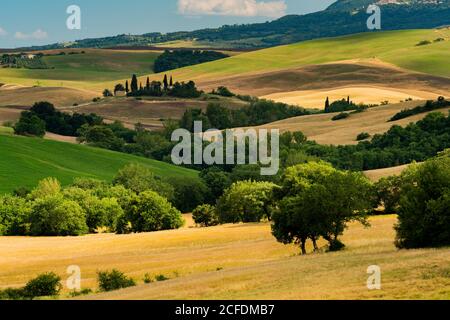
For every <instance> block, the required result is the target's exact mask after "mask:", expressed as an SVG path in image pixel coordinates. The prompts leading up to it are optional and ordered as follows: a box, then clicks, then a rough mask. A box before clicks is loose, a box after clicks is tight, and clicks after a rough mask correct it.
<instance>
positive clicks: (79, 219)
mask: <svg viewBox="0 0 450 320" xmlns="http://www.w3.org/2000/svg"><path fill="white" fill-rule="evenodd" d="M30 232H31V234H32V235H33V236H79V235H82V234H86V233H87V232H88V227H87V225H86V215H85V212H84V211H83V209H82V208H81V207H80V206H79V205H78V203H76V202H75V201H71V200H65V199H64V198H63V196H62V195H60V194H58V195H55V196H47V197H45V198H41V199H37V200H35V201H34V203H33V205H32V208H31V213H30Z"/></svg>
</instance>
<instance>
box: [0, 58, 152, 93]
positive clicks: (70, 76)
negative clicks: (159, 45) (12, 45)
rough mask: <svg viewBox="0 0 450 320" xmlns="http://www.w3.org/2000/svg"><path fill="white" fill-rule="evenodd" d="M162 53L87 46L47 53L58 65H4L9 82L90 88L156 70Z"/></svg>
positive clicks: (1, 74)
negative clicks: (77, 50)
mask: <svg viewBox="0 0 450 320" xmlns="http://www.w3.org/2000/svg"><path fill="white" fill-rule="evenodd" d="M159 54H160V53H159V52H151V51H115V50H99V49H87V50H86V53H85V54H74V55H69V54H66V55H63V56H59V55H58V56H46V57H44V58H43V59H44V60H45V62H46V63H47V64H48V65H49V66H51V67H54V69H44V70H30V69H0V78H1V79H2V82H5V83H16V84H22V85H36V84H39V85H43V86H69V87H70V86H73V87H76V88H83V89H88V88H89V83H93V82H99V81H111V80H114V79H121V78H125V77H131V74H133V73H136V74H137V75H144V74H149V73H152V69H153V63H154V61H155V60H156V58H157V57H158V55H159Z"/></svg>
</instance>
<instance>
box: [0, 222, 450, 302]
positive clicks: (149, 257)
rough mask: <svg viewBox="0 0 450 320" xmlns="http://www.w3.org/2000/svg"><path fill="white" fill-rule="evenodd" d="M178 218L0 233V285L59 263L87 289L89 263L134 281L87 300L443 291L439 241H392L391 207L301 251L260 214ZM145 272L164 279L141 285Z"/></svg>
mask: <svg viewBox="0 0 450 320" xmlns="http://www.w3.org/2000/svg"><path fill="white" fill-rule="evenodd" d="M186 219H187V220H188V224H187V225H186V227H185V228H182V229H179V230H173V231H162V232H155V233H146V234H139V235H123V236H117V235H112V234H99V235H89V236H85V237H77V238H72V237H68V238H26V237H2V238H0V249H1V250H2V252H3V253H4V254H3V255H2V256H1V257H0V268H1V269H2V274H1V276H0V286H1V287H5V286H20V285H23V284H24V283H25V282H26V281H27V280H28V279H30V278H32V277H34V276H35V275H36V274H38V273H41V272H45V271H54V272H56V273H57V274H59V275H60V276H62V278H63V279H67V277H68V275H67V274H66V269H67V267H68V266H70V265H78V266H80V268H81V272H82V287H83V288H91V289H93V290H94V291H95V290H96V289H97V284H96V272H97V271H99V270H108V269H109V270H111V269H112V268H117V269H119V270H121V271H123V272H125V273H126V274H127V275H128V276H131V277H133V278H134V279H135V280H136V281H137V282H138V286H137V287H133V288H129V289H125V290H120V291H114V292H110V293H104V294H98V295H91V296H86V298H88V299H449V298H450V277H449V271H450V270H449V263H450V255H449V254H448V248H443V249H423V250H409V251H399V250H397V249H396V248H395V247H394V244H393V241H394V237H395V232H394V229H393V225H394V224H395V223H396V217H395V216H379V217H373V218H371V219H370V222H371V224H372V227H371V228H368V229H367V228H364V227H362V226H361V225H358V224H352V225H351V226H350V228H349V230H348V231H347V232H346V234H345V236H344V237H343V241H344V242H345V243H346V244H347V248H346V250H344V251H342V252H337V253H328V254H323V253H317V254H310V255H307V256H300V255H299V249H298V247H295V246H293V245H289V246H285V245H282V244H280V243H277V242H276V240H275V238H274V237H273V236H272V235H271V233H270V225H269V224H268V223H256V224H238V225H223V226H217V227H211V228H193V227H192V224H191V222H190V219H191V218H190V216H186ZM308 249H309V250H311V247H309V248H308ZM17 260H20V261H21V263H20V265H17V263H16V261H17ZM374 264H375V265H379V266H380V267H381V270H382V290H375V291H369V290H368V289H367V287H366V281H367V278H368V274H367V272H366V271H367V268H368V267H369V266H370V265H374ZM147 273H148V274H149V275H151V276H156V275H158V274H163V275H165V276H166V277H168V278H170V279H171V280H168V281H164V282H157V283H151V284H144V283H143V277H144V275H145V274H147ZM67 293H68V290H67V289H64V294H63V296H62V297H64V295H65V294H67Z"/></svg>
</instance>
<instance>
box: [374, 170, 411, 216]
mask: <svg viewBox="0 0 450 320" xmlns="http://www.w3.org/2000/svg"><path fill="white" fill-rule="evenodd" d="M403 180H404V175H402V176H391V177H387V178H381V179H380V180H379V181H378V182H377V183H376V184H375V189H376V191H377V200H378V204H380V205H382V206H383V207H384V213H386V214H392V213H397V210H398V208H399V205H400V203H399V202H400V196H401V193H402V184H403Z"/></svg>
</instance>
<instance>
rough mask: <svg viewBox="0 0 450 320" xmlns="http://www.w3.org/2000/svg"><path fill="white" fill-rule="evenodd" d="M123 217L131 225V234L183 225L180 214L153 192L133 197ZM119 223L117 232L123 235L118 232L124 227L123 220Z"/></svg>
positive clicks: (175, 227)
mask: <svg viewBox="0 0 450 320" xmlns="http://www.w3.org/2000/svg"><path fill="white" fill-rule="evenodd" d="M125 217H126V219H127V220H128V221H129V222H130V223H131V231H132V232H152V231H160V230H170V229H178V228H180V227H182V226H183V224H184V221H183V217H182V215H181V212H180V211H178V210H177V209H175V208H174V207H172V205H171V204H170V203H169V202H168V201H167V199H165V198H163V197H161V196H160V195H158V194H157V193H156V192H153V191H145V192H142V193H141V194H139V195H137V196H134V197H133V198H132V199H131V200H130V203H129V204H128V206H127V207H126V209H125ZM119 222H120V225H119V226H117V227H118V229H119V230H118V232H119V233H123V231H124V230H120V229H121V227H122V228H123V226H124V220H123V218H122V220H120V221H119Z"/></svg>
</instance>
